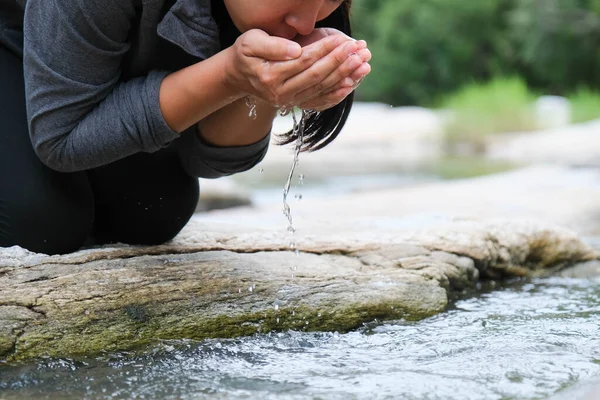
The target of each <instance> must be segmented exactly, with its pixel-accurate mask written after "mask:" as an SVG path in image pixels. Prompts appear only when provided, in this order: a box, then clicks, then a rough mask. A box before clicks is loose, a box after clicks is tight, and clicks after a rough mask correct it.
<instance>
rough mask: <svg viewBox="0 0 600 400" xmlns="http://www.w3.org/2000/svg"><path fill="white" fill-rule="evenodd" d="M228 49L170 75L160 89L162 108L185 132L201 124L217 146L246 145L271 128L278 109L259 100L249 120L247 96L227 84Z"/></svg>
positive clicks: (207, 138) (209, 140) (174, 126)
mask: <svg viewBox="0 0 600 400" xmlns="http://www.w3.org/2000/svg"><path fill="white" fill-rule="evenodd" d="M228 56H229V55H228V50H224V51H221V52H220V53H218V54H216V55H214V56H213V57H211V58H208V59H206V60H204V61H201V62H199V63H197V64H194V65H192V66H190V67H187V68H184V69H182V70H180V71H177V72H175V73H173V74H171V75H169V76H167V77H166V78H165V79H164V81H163V83H162V85H161V87H160V107H161V111H162V113H163V116H164V118H165V121H166V122H167V124H168V125H169V126H170V127H171V128H172V129H173V130H175V131H177V132H182V131H184V130H186V129H187V128H189V127H190V126H192V125H193V124H195V123H197V124H198V128H199V134H200V135H201V137H202V139H203V140H204V141H206V142H207V143H209V144H212V145H215V146H243V145H247V144H251V143H254V142H257V141H259V140H260V139H262V138H263V137H264V136H265V135H266V134H267V133H268V132H269V131H270V129H271V125H272V122H273V119H274V118H275V115H276V113H277V111H276V109H275V108H273V107H271V106H269V105H268V104H266V103H264V102H262V101H260V100H257V101H256V118H251V117H249V111H250V110H249V108H248V106H247V105H246V103H245V100H244V97H245V95H244V93H241V92H236V91H235V89H233V88H231V85H226V81H227V76H226V72H225V71H226V70H227V63H229V62H231V61H230V59H229V58H228Z"/></svg>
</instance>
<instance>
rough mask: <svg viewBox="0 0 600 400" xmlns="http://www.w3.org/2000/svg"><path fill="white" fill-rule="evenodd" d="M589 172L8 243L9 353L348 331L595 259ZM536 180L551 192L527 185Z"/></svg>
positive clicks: (3, 314)
mask: <svg viewBox="0 0 600 400" xmlns="http://www.w3.org/2000/svg"><path fill="white" fill-rule="evenodd" d="M584 172H585V171H576V170H575V171H573V170H568V169H564V170H559V169H555V168H550V169H543V168H542V169H531V170H525V171H522V172H520V174H521V175H519V173H514V174H512V175H511V174H506V175H502V176H496V177H489V178H482V179H479V180H470V181H458V182H452V183H443V184H442V183H440V184H435V185H424V186H421V187H416V188H411V189H406V190H402V191H398V192H395V191H381V192H377V193H363V194H356V195H350V196H347V197H340V198H336V199H330V200H322V201H320V202H317V201H315V202H314V203H311V202H309V201H307V202H304V201H303V202H300V203H299V204H302V207H303V208H304V211H303V212H304V213H305V215H303V216H300V214H301V213H300V212H299V209H300V208H301V207H300V206H299V205H298V204H295V205H294V206H293V210H292V211H293V212H296V211H298V212H297V214H298V215H296V217H297V218H296V225H297V227H298V231H297V232H296V234H294V235H288V234H287V233H284V232H285V226H286V223H285V220H284V218H283V216H282V215H281V214H280V213H281V211H280V208H279V206H277V205H273V206H265V207H264V208H261V209H252V208H246V209H241V210H238V211H232V210H229V211H220V212H211V213H207V214H201V215H198V216H196V217H194V219H193V220H192V221H191V222H190V224H189V225H188V226H187V227H186V228H185V229H184V231H183V232H182V233H181V234H180V235H179V236H178V237H177V238H175V239H174V240H173V241H172V242H170V243H168V244H165V245H162V246H153V247H144V246H137V247H136V246H124V245H114V246H107V247H103V248H91V249H86V250H82V251H79V252H77V253H73V254H70V255H65V256H52V257H51V256H46V255H42V254H34V253H30V252H27V251H25V250H23V249H20V248H18V247H13V248H9V249H0V287H1V288H2V289H1V290H0V358H4V359H7V360H9V361H11V362H17V361H22V360H26V359H30V358H34V357H39V356H45V355H51V356H63V357H64V356H76V355H92V354H96V353H99V352H102V351H110V350H124V349H134V348H140V347H142V346H144V345H146V344H150V343H154V342H156V341H157V340H160V339H181V338H191V339H203V338H207V337H233V336H240V335H248V334H252V333H255V332H257V331H261V332H266V331H271V330H286V329H299V330H327V331H336V330H337V331H348V330H351V329H354V328H356V327H359V326H361V324H363V323H365V322H369V321H373V320H375V319H377V320H389V319H401V318H404V319H413V320H414V319H421V318H424V317H427V316H430V315H434V314H436V313H439V312H441V311H443V310H444V309H445V307H446V305H447V304H448V302H449V301H450V300H451V299H452V297H453V295H454V293H456V292H461V291H463V290H464V289H466V288H473V287H476V286H477V283H478V282H479V281H480V280H481V279H483V278H486V279H504V278H507V277H515V276H528V275H539V274H548V273H555V272H557V271H561V270H564V269H565V268H567V267H570V266H579V265H583V263H585V265H591V264H590V263H593V262H594V261H595V260H597V259H598V255H597V253H596V252H595V251H594V250H593V249H591V248H590V247H589V246H588V245H587V244H586V243H584V242H582V240H581V239H580V237H579V234H578V232H577V229H578V227H584V228H585V227H587V226H588V224H585V223H583V220H584V218H583V217H584V215H588V219H589V216H590V215H594V214H590V213H592V212H593V211H594V210H595V208H594V206H593V205H592V203H595V204H596V205H598V204H600V203H599V202H598V201H597V195H598V194H597V193H596V192H595V190H596V189H594V188H593V185H592V186H591V187H592V189H589V187H590V186H589V185H588V184H589V183H590V182H591V181H593V180H594V179H595V178H593V177H592V176H591V175H590V173H589V172H585V173H584ZM549 176H553V177H554V181H553V180H552V179H550V178H549ZM526 177H528V178H527V179H530V178H532V177H534V178H535V179H534V181H535V182H538V185H537V186H536V185H535V184H533V185H529V186H528V185H526V184H524V183H522V184H518V182H519V179H525V178H526ZM544 177H545V178H544ZM527 179H526V180H527ZM563 180H565V181H569V182H571V185H572V186H570V187H569V188H568V189H569V190H575V189H576V187H578V186H577V184H576V182H580V183H579V184H580V185H581V187H580V192H579V193H578V195H577V194H575V195H572V196H571V197H568V196H566V195H564V192H568V191H569V190H564V188H563V189H562V190H559V187H560V184H559V183H556V184H555V182H563ZM584 182H585V184H584ZM563 183H564V182H563ZM585 187H588V189H589V190H588V191H587V192H586V191H584V188H585ZM507 188H512V191H508V192H506V190H507ZM539 191H541V192H542V193H537V194H536V192H539ZM459 195H460V196H459ZM584 195H585V196H588V197H589V196H592V198H591V199H590V198H586V201H583V198H584V197H585V196H584ZM526 198H527V199H526ZM502 199H503V200H502ZM594 199H595V200H596V201H595V202H594V201H593V200H594ZM509 200H510V201H509ZM536 201H537V203H536ZM511 202H512V203H511ZM588 202H589V204H588ZM511 204H512V205H511ZM476 205H479V207H477V206H476ZM516 205H521V208H520V209H518V210H519V212H515V209H514V207H515V206H516ZM565 207H566V208H569V209H570V211H568V212H567V211H565V210H564V208H565ZM425 210H429V211H436V214H429V213H426V212H425ZM524 216H526V217H528V218H521V217H524ZM544 217H546V218H544ZM531 218H534V219H531ZM573 221H575V223H573ZM561 222H566V223H569V222H571V223H572V224H571V225H572V226H571V227H570V228H572V229H569V228H566V227H564V226H563V224H561ZM290 241H294V242H295V248H296V249H298V252H297V253H295V252H294V251H291V249H290Z"/></svg>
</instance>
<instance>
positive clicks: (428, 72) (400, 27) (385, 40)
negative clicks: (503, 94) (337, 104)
mask: <svg viewBox="0 0 600 400" xmlns="http://www.w3.org/2000/svg"><path fill="white" fill-rule="evenodd" d="M509 2H510V1H509V0H486V1H472V0H402V1H397V0H392V1H385V0H355V3H354V4H355V5H354V6H353V8H354V26H355V32H356V35H355V36H357V37H362V38H366V39H367V40H368V42H369V48H370V49H371V51H372V52H373V60H372V66H373V73H372V75H371V76H369V77H368V78H367V79H368V81H365V85H363V87H361V91H360V92H359V98H362V99H364V100H378V101H384V102H388V103H390V104H394V105H401V104H430V103H431V102H432V101H433V100H434V99H435V98H436V97H437V95H438V94H439V93H440V92H442V93H445V92H448V91H452V90H455V89H457V88H458V87H459V86H461V85H462V84H464V83H465V82H468V81H472V80H485V79H488V78H490V77H491V76H492V75H493V74H500V73H505V72H506V73H508V72H510V71H505V65H507V64H508V63H507V62H505V61H503V60H508V59H511V57H512V56H513V54H511V52H510V45H509V38H507V37H505V36H504V35H503V32H505V31H506V26H505V20H506V19H505V18H503V17H502V16H503V15H504V14H505V13H506V11H508V10H510V8H508V7H507V4H508V3H509ZM367 82H368V83H367Z"/></svg>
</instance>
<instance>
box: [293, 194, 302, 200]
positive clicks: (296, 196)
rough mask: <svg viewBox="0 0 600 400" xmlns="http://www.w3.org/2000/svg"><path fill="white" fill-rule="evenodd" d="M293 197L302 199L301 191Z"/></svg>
mask: <svg viewBox="0 0 600 400" xmlns="http://www.w3.org/2000/svg"><path fill="white" fill-rule="evenodd" d="M294 198H295V199H296V200H302V193H298V194H297V195H295V196H294Z"/></svg>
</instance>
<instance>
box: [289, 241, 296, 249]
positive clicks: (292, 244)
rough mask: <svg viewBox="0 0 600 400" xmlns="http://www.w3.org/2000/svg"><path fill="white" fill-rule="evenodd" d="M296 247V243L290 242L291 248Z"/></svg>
mask: <svg viewBox="0 0 600 400" xmlns="http://www.w3.org/2000/svg"><path fill="white" fill-rule="evenodd" d="M295 248H296V243H294V242H290V249H292V250H294V249H295Z"/></svg>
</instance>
